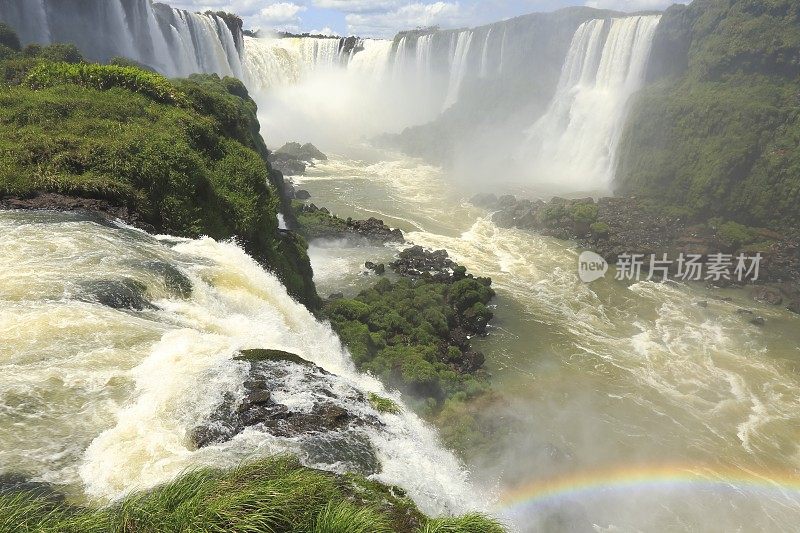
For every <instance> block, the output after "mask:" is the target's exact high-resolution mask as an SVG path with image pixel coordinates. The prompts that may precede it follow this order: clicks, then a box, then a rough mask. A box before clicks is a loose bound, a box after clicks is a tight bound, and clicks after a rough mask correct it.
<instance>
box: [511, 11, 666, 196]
mask: <svg viewBox="0 0 800 533" xmlns="http://www.w3.org/2000/svg"><path fill="white" fill-rule="evenodd" d="M659 20H660V17H659V16H642V17H626V18H613V19H610V20H592V21H590V22H586V23H584V24H582V25H581V26H580V27H579V28H578V30H577V31H576V32H575V36H574V37H573V39H572V45H571V46H570V49H569V53H568V54H567V58H566V61H565V62H564V67H563V69H562V72H561V79H560V80H559V84H558V89H557V90H556V95H555V97H554V98H553V101H552V102H551V104H550V107H549V109H548V110H547V112H546V113H545V115H544V116H543V117H541V118H539V119H538V120H537V122H536V123H535V124H534V125H533V126H532V127H531V129H530V130H529V131H528V140H527V143H526V145H525V147H524V148H523V155H524V157H525V159H526V160H527V161H529V162H530V163H531V164H532V165H533V175H534V178H533V179H534V180H536V181H538V182H541V183H553V184H557V185H558V186H560V187H562V188H563V189H565V190H570V189H572V190H600V191H607V190H608V188H609V187H610V185H611V181H612V178H613V172H614V154H615V150H616V146H617V143H618V141H619V138H620V135H621V134H622V128H623V127H624V124H625V116H626V111H627V104H628V101H629V99H630V97H631V95H632V94H633V93H634V92H636V91H637V90H639V88H640V87H641V85H642V83H643V81H644V72H645V66H646V64H647V60H648V58H649V56H650V47H651V45H652V42H653V35H654V34H655V29H656V26H657V25H658V22H659Z"/></svg>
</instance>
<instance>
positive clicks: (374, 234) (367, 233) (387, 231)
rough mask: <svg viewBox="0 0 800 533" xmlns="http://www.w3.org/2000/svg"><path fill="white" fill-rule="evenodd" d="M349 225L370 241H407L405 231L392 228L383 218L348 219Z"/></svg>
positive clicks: (350, 228)
mask: <svg viewBox="0 0 800 533" xmlns="http://www.w3.org/2000/svg"><path fill="white" fill-rule="evenodd" d="M347 227H348V229H349V230H350V231H352V232H354V233H358V234H359V235H361V236H362V237H366V238H367V239H368V240H370V241H379V242H401V243H402V242H405V237H403V232H402V231H400V230H399V229H392V228H390V227H389V226H387V225H386V224H384V223H383V220H378V219H377V218H373V217H370V218H368V219H367V220H353V219H351V218H348V219H347Z"/></svg>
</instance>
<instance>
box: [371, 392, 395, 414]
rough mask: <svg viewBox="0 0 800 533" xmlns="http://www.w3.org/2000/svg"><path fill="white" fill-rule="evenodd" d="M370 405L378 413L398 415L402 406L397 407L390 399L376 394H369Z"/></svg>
mask: <svg viewBox="0 0 800 533" xmlns="http://www.w3.org/2000/svg"><path fill="white" fill-rule="evenodd" d="M369 403H370V404H371V405H372V407H373V408H375V410H376V411H378V412H381V413H391V414H398V413H400V411H401V409H400V406H399V405H397V403H396V402H394V401H393V400H390V399H389V398H383V397H382V396H378V395H377V394H375V393H374V392H371V393H369Z"/></svg>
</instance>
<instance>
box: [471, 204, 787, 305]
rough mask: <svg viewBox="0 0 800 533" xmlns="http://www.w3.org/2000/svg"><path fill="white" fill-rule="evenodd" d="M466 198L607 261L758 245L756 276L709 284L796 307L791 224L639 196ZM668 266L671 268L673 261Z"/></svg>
mask: <svg viewBox="0 0 800 533" xmlns="http://www.w3.org/2000/svg"><path fill="white" fill-rule="evenodd" d="M472 203H473V204H475V205H478V206H480V207H484V208H486V209H488V210H490V211H492V212H493V213H492V220H493V221H494V222H495V223H496V224H497V225H498V226H501V227H505V228H518V229H523V230H528V231H535V232H537V233H540V234H542V235H548V236H552V237H555V238H558V239H564V240H575V241H576V242H577V243H578V245H579V246H580V247H581V248H584V249H588V250H592V251H594V252H596V253H598V254H599V255H601V256H603V257H604V258H605V259H606V260H607V261H608V262H609V263H612V264H613V263H615V262H616V261H617V260H618V258H619V257H620V256H621V255H622V254H642V255H643V256H644V257H645V258H649V257H650V255H651V254H656V256H657V257H661V256H662V254H665V253H666V254H667V256H668V257H669V258H673V259H674V258H676V257H679V256H680V254H684V255H689V254H697V255H700V256H701V257H702V258H703V260H707V259H708V258H709V256H711V255H713V254H717V253H722V254H730V255H731V256H733V257H737V256H738V255H739V254H745V255H747V256H753V255H755V254H757V253H759V254H761V256H762V259H761V263H760V269H759V276H758V279H757V280H754V281H755V283H753V282H750V283H748V284H743V283H742V284H740V283H738V281H737V280H735V279H730V280H727V279H724V278H723V279H715V280H714V281H713V284H714V285H716V286H732V285H737V284H738V285H741V286H742V287H744V288H746V289H747V290H748V291H750V293H751V294H752V296H753V297H754V298H755V299H757V300H759V301H764V302H767V303H770V304H773V305H784V306H786V307H787V308H788V309H790V310H792V311H794V312H800V239H798V237H797V234H796V232H792V231H783V232H778V231H774V230H771V229H766V228H750V227H747V226H743V225H741V224H737V223H733V222H728V221H722V220H719V219H709V220H706V221H697V220H689V219H686V218H683V217H681V216H680V214H677V213H670V212H669V211H668V210H666V209H659V208H658V207H657V206H653V205H651V204H649V203H648V202H646V201H644V200H642V199H639V198H637V197H613V198H612V197H607V198H600V199H598V200H595V199H593V198H582V199H564V198H553V199H551V200H550V201H547V202H545V201H543V200H530V199H525V198H517V197H515V196H511V195H506V196H500V197H498V196H496V195H494V194H481V195H477V196H475V197H473V198H472ZM646 266H647V265H645V267H646ZM671 268H672V269H673V271H674V269H675V268H676V265H674V264H673V266H672V267H671Z"/></svg>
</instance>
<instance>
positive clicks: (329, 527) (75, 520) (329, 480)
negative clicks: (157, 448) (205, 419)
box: [0, 456, 503, 533]
mask: <svg viewBox="0 0 800 533" xmlns="http://www.w3.org/2000/svg"><path fill="white" fill-rule="evenodd" d="M0 531H3V532H11V531H14V532H37V533H39V532H42V533H49V532H52V533H56V532H58V533H73V532H74V533H95V532H96V533H106V532H120V533H123V532H124V533H133V532H148V533H170V532H192V533H206V532H208V533H211V532H259V533H262V532H263V533H278V532H290V531H297V532H308V533H384V532H386V533H388V532H393V531H397V532H409V533H411V532H414V533H417V532H419V533H495V532H502V531H503V528H502V527H501V526H500V525H499V524H498V523H496V522H495V521H493V520H491V519H489V518H486V517H484V516H481V515H478V514H472V515H466V516H463V517H457V518H437V519H429V518H427V517H425V516H424V515H423V514H422V513H420V512H419V510H418V509H417V508H416V506H415V505H414V503H413V502H412V501H411V500H410V499H409V498H407V497H406V496H405V495H403V493H402V491H401V490H400V489H397V488H390V487H386V486H384V485H381V484H379V483H375V482H372V481H369V480H366V479H364V478H361V477H358V476H354V475H348V476H337V475H334V474H330V473H327V472H322V471H318V470H312V469H309V468H305V467H303V466H301V465H300V463H299V462H298V461H297V459H295V458H293V457H290V456H279V457H273V458H270V459H265V460H262V461H258V462H254V463H251V464H247V465H244V466H241V467H239V468H237V469H234V470H230V471H222V470H216V469H210V468H207V469H201V470H196V471H193V472H190V473H187V474H185V475H184V476H182V477H180V478H178V479H177V480H175V481H173V482H171V483H168V484H166V485H163V486H160V487H157V488H155V489H153V490H151V491H148V492H142V493H136V494H133V495H131V496H129V497H128V498H126V499H125V500H123V501H122V502H120V503H117V504H115V505H112V506H109V507H105V508H100V509H89V508H84V507H75V506H71V505H69V504H65V503H60V502H57V501H55V502H54V501H53V500H52V498H51V499H48V498H47V497H46V496H44V495H36V494H34V493H24V492H21V493H6V494H3V493H0Z"/></svg>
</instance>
